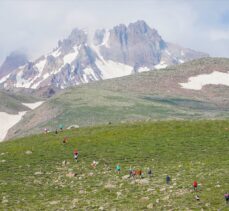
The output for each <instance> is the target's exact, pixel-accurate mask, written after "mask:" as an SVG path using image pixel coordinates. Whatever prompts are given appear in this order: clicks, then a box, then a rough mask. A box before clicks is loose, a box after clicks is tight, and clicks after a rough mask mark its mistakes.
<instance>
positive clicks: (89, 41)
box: [0, 21, 208, 89]
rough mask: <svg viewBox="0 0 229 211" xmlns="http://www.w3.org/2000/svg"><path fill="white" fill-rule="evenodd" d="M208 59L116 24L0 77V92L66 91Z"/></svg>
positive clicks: (76, 35)
mask: <svg viewBox="0 0 229 211" xmlns="http://www.w3.org/2000/svg"><path fill="white" fill-rule="evenodd" d="M207 56H208V55H207V54H205V53H200V52H196V51H193V50H191V49H187V48H182V47H179V46H177V45H175V44H171V43H168V42H166V41H164V40H163V39H162V37H161V36H160V35H159V34H158V32H157V31H156V30H155V29H152V28H150V27H149V26H148V25H147V24H146V23H145V22H144V21H137V22H135V23H130V24H129V25H128V26H126V25H124V24H120V25H118V26H115V27H113V28H112V29H109V30H107V29H102V30H96V31H95V32H94V33H89V32H85V31H83V30H80V29H74V30H73V31H72V32H71V34H70V35H69V36H68V38H66V39H64V40H62V41H59V42H58V47H57V48H55V49H54V50H53V51H51V52H50V53H48V54H47V55H43V56H41V57H40V58H38V59H36V60H35V61H33V62H28V63H26V64H25V65H24V66H21V67H19V68H17V69H15V70H14V71H13V72H11V73H9V74H8V75H5V76H4V77H0V86H1V87H4V88H7V89H12V88H30V89H44V88H45V87H50V86H52V87H55V88H57V89H64V88H67V87H71V86H75V85H79V84H82V83H88V82H91V81H97V80H103V79H110V78H116V77H121V76H126V75H131V74H134V73H138V72H144V71H149V70H154V69H160V68H165V67H167V66H169V65H173V64H180V63H184V62H187V61H189V60H192V59H197V58H201V57H207Z"/></svg>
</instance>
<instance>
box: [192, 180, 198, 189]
mask: <svg viewBox="0 0 229 211" xmlns="http://www.w3.org/2000/svg"><path fill="white" fill-rule="evenodd" d="M197 186H198V184H197V181H196V180H195V181H194V182H193V189H194V190H197Z"/></svg>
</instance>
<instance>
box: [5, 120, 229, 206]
mask: <svg viewBox="0 0 229 211" xmlns="http://www.w3.org/2000/svg"><path fill="white" fill-rule="evenodd" d="M228 125H229V121H193V122H191V121H186V122H184V121H167V122H163V121H162V122H157V123H152V122H149V123H135V124H120V125H109V126H104V127H102V126H101V127H88V128H80V129H77V130H71V131H64V132H61V133H59V134H57V135H56V134H54V133H50V134H43V135H36V136H31V137H27V138H23V139H19V140H16V141H10V142H5V143H1V144H0V162H1V165H0V172H1V174H0V188H1V192H0V200H1V203H0V210H146V209H149V210H150V209H151V210H186V209H187V210H201V209H202V208H203V209H204V210H205V209H206V210H217V209H220V210H228V209H227V208H229V207H228V206H227V207H226V205H225V201H224V197H223V194H224V193H225V192H226V191H229V178H228V175H229V168H228V166H229V160H228V152H229V145H228V141H229V140H228V137H229V127H228ZM65 136H67V137H68V143H67V144H66V145H63V144H62V140H63V137H65ZM75 148H77V149H78V150H79V154H80V155H79V162H78V163H76V162H75V161H74V160H73V156H72V152H73V150H74V149H75ZM30 151H31V152H32V153H31V154H30V153H28V152H30ZM64 160H65V161H67V162H68V164H67V165H66V166H64V165H62V162H63V161H64ZM93 160H96V161H99V164H98V166H97V168H96V169H92V167H91V166H90V164H91V162H92V161H93ZM117 163H120V165H121V174H120V175H117V174H116V173H115V171H114V168H115V165H116V164H117ZM130 166H132V168H135V169H142V170H143V171H144V173H145V172H146V169H147V168H148V167H150V168H152V170H153V172H154V176H153V177H152V178H148V177H147V175H145V178H144V179H139V178H136V179H124V178H123V176H125V175H127V174H128V169H129V167H130ZM69 172H73V173H77V176H76V177H68V176H67V175H66V174H68V173H69ZM167 174H168V175H170V176H171V178H172V182H171V184H170V185H166V184H165V177H166V175H167ZM194 180H197V181H198V182H199V183H200V187H199V190H198V192H197V193H195V192H194V191H193V190H192V182H193V181H194ZM196 194H198V195H199V197H200V201H196V200H195V198H194V196H195V195H196Z"/></svg>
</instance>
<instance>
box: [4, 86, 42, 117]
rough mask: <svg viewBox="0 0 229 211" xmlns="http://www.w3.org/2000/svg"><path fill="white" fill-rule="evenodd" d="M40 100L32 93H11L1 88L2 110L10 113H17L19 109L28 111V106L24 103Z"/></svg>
mask: <svg viewBox="0 0 229 211" xmlns="http://www.w3.org/2000/svg"><path fill="white" fill-rule="evenodd" d="M36 101H38V98H35V97H33V96H31V95H23V94H19V93H17V94H16V93H14V94H13V93H10V92H6V91H3V90H0V112H7V113H10V114H17V113H18V112H19V111H27V110H29V109H28V107H26V106H24V105H22V103H33V102H36Z"/></svg>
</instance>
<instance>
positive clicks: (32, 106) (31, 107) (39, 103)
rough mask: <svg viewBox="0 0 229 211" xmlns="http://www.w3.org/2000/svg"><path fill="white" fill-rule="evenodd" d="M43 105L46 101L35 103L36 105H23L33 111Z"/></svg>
mask: <svg viewBox="0 0 229 211" xmlns="http://www.w3.org/2000/svg"><path fill="white" fill-rule="evenodd" d="M43 103H44V101H39V102H35V103H22V105H24V106H26V107H28V108H30V109H32V110H33V109H35V108H37V107H39V106H40V105H42V104H43Z"/></svg>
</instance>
